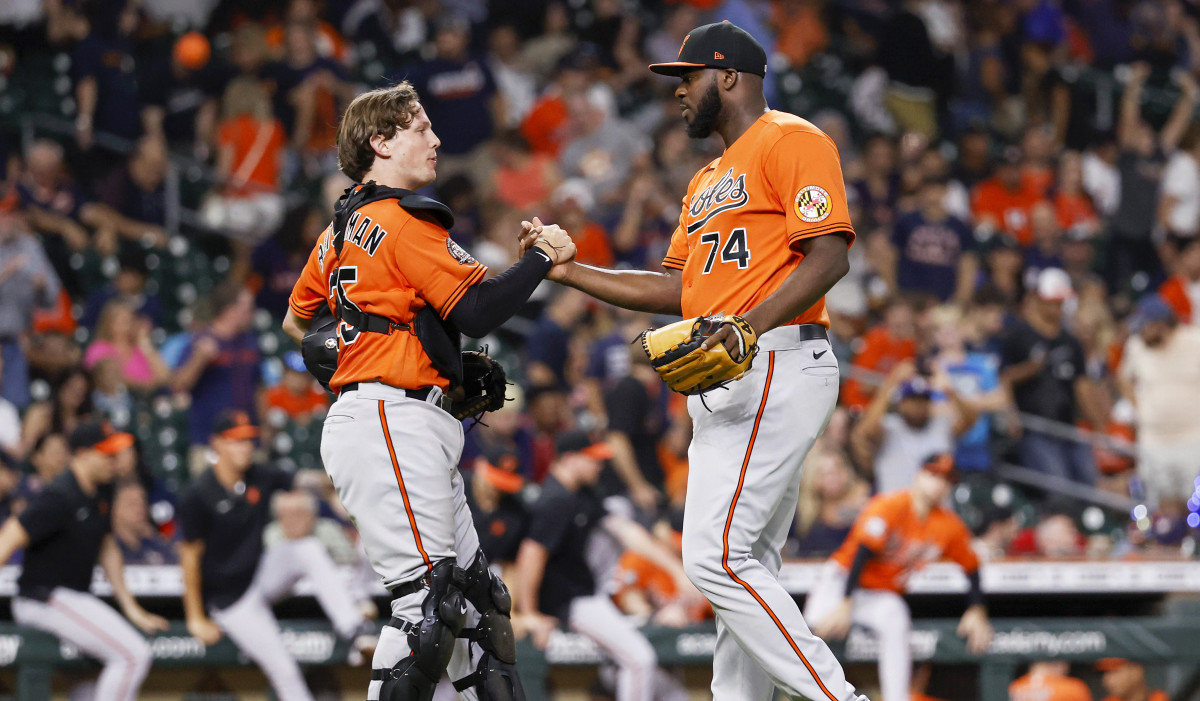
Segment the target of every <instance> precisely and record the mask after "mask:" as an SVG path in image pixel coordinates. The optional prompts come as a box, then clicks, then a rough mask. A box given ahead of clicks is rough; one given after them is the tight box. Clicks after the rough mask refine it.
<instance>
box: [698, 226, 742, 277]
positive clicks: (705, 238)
mask: <svg viewBox="0 0 1200 701" xmlns="http://www.w3.org/2000/svg"><path fill="white" fill-rule="evenodd" d="M700 245H701V246H708V247H709V248H708V258H706V259H705V260H704V270H703V271H701V274H702V275H708V274H709V273H711V272H712V269H713V264H715V263H716V262H717V251H718V250H719V251H720V252H721V262H722V263H737V267H738V269H739V270H745V269H746V268H747V267H749V265H750V246H749V244H747V243H746V230H745V229H744V228H741V227H739V228H737V229H734V230H733V231H732V232H730V234H729V238H727V239H725V244H724V245H722V244H721V232H719V231H710V232H708V233H707V234H700Z"/></svg>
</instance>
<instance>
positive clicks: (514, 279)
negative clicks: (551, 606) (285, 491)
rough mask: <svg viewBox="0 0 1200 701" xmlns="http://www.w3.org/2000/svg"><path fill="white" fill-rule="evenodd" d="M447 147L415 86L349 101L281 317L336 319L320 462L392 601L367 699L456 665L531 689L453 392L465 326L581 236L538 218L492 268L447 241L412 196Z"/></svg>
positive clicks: (481, 690) (428, 206)
mask: <svg viewBox="0 0 1200 701" xmlns="http://www.w3.org/2000/svg"><path fill="white" fill-rule="evenodd" d="M440 144H441V142H440V141H439V140H438V137H437V136H436V135H435V134H434V131H433V125H432V124H430V122H429V118H428V116H426V114H425V111H424V109H423V108H422V107H421V104H420V102H419V101H418V96H417V94H416V91H415V90H413V88H412V86H411V85H409V84H408V83H407V82H401V83H399V84H397V85H394V86H391V87H386V88H380V89H377V90H372V91H370V92H366V93H363V94H361V95H359V96H358V97H356V98H355V99H354V100H353V101H352V102H351V103H350V105H349V106H348V107H347V108H346V112H345V114H344V115H343V117H342V122H341V125H340V126H339V129H338V165H339V167H340V168H341V170H342V172H343V173H345V174H346V175H347V176H349V177H350V179H351V180H353V181H354V182H355V183H358V185H356V186H354V187H353V188H351V189H350V190H347V193H346V196H345V197H344V198H343V200H342V201H341V202H340V203H339V206H338V208H337V209H336V211H335V214H334V220H333V223H332V224H330V226H329V228H328V229H326V231H325V233H324V234H322V235H321V237H320V238H319V239H318V242H317V245H316V247H315V248H314V249H313V252H312V254H311V256H310V257H309V260H308V263H307V265H306V266H305V268H304V270H303V272H302V273H301V276H300V279H299V280H298V281H297V283H296V286H295V288H294V289H293V291H292V296H291V299H290V300H289V310H288V312H287V316H286V317H285V319H284V330H285V331H286V332H287V333H288V334H289V335H290V336H291V337H292V338H294V339H296V340H297V341H301V340H302V338H303V336H304V334H305V330H306V329H307V328H308V326H309V325H312V324H313V321H312V320H313V318H314V316H315V315H316V314H317V313H318V312H320V311H321V310H322V309H328V310H329V311H330V312H332V313H333V315H334V316H335V317H336V319H337V320H338V326H337V336H336V338H337V341H336V343H337V347H338V359H337V367H336V371H335V372H334V373H333V375H332V376H331V378H330V379H329V382H328V384H329V386H330V388H331V389H332V390H333V391H335V392H337V394H338V399H337V401H336V402H335V403H334V405H333V406H332V408H331V409H330V411H329V415H328V416H327V418H326V419H325V425H324V429H323V433H322V437H321V458H322V460H323V461H324V463H325V469H326V471H327V472H328V473H329V476H330V477H331V478H332V479H333V483H334V486H335V487H336V489H337V493H338V497H339V498H340V499H341V502H342V504H343V505H344V506H345V507H346V509H347V511H349V513H350V515H351V517H352V518H353V520H354V523H355V525H356V526H357V527H358V531H359V533H360V534H361V536H362V542H363V545H364V547H365V548H366V551H367V555H368V557H369V558H370V560H371V564H372V566H373V567H374V568H375V572H376V573H377V574H378V575H379V576H380V577H381V578H382V580H383V583H384V585H385V586H386V587H387V588H388V589H389V591H390V592H391V594H392V596H393V597H394V598H393V600H392V619H391V621H390V623H389V625H387V626H385V627H384V630H383V633H382V634H381V635H380V640H379V647H378V648H376V651H375V658H374V660H373V661H372V682H371V685H370V688H369V690H368V698H369V699H371V700H372V701H374V700H376V699H382V701H408V700H409V699H412V700H413V701H417V700H418V699H428V698H429V696H430V695H431V694H432V692H433V687H434V686H435V685H436V684H437V682H438V681H439V680H440V679H441V677H442V675H443V672H444V671H445V670H447V669H449V671H450V674H451V679H453V680H456V688H458V690H459V692H460V695H461V696H462V697H463V698H469V699H474V698H476V695H477V694H478V696H479V697H481V698H485V699H495V698H518V699H519V698H523V696H524V693H523V691H522V690H521V688H520V683H519V679H518V678H517V675H516V671H515V669H514V668H513V667H512V663H513V662H514V661H515V647H514V643H513V635H512V627H511V623H510V621H509V607H510V600H509V596H508V592H507V590H506V589H505V587H504V585H503V583H502V582H501V581H500V579H499V578H498V577H496V576H495V575H493V574H492V573H491V572H490V571H489V569H488V563H487V558H486V556H484V555H483V553H482V552H481V551H480V550H479V538H478V536H477V534H476V532H475V527H474V525H473V524H472V520H471V514H470V510H469V509H468V507H467V501H466V497H465V495H464V492H463V478H462V475H461V474H460V473H459V471H458V462H459V459H460V456H461V453H462V448H463V426H462V423H461V422H460V421H458V420H457V419H455V418H454V417H453V416H451V415H450V414H449V413H447V410H446V409H447V407H448V406H451V404H452V403H451V402H448V401H447V400H448V399H449V397H447V396H446V391H447V390H448V389H449V388H450V386H451V377H452V376H453V375H454V373H455V368H454V364H455V363H457V362H458V358H459V352H458V351H459V349H458V342H459V340H460V336H459V332H460V331H461V332H462V333H465V334H467V335H469V336H472V337H476V338H478V337H482V336H484V335H486V334H487V333H489V332H490V331H492V329H494V328H496V327H497V326H499V325H500V324H502V323H504V322H505V321H506V320H507V319H508V318H509V317H510V316H512V315H513V314H514V313H515V312H516V311H517V309H518V308H520V307H521V305H523V304H524V303H525V301H526V300H527V299H528V298H529V295H530V294H531V293H532V292H533V290H534V288H536V287H537V285H538V284H539V283H540V282H541V281H542V280H543V279H544V278H545V276H546V274H547V273H548V272H549V271H550V268H551V266H552V265H554V264H556V263H565V262H568V261H570V260H571V259H572V258H573V257H574V254H575V246H574V244H573V243H572V242H571V239H570V237H569V236H567V234H566V232H565V231H563V230H562V229H561V228H559V227H557V226H553V225H548V226H541V222H534V223H533V224H531V225H530V228H531V229H533V228H536V229H537V231H538V236H537V238H536V243H533V244H532V245H531V246H530V247H529V250H527V251H526V252H525V253H524V255H523V256H522V257H521V259H520V260H518V261H517V262H516V263H515V264H514V265H513V266H512V267H510V268H509V269H508V270H506V271H504V272H503V273H501V274H499V275H497V276H495V277H492V278H490V279H487V280H484V277H485V276H486V275H487V269H486V267H485V266H483V265H481V264H480V263H478V262H477V261H476V260H475V259H474V258H472V257H471V256H470V255H469V254H468V253H467V252H466V251H464V250H463V249H462V248H460V247H459V246H458V244H456V243H455V242H454V241H453V240H451V239H450V238H449V235H448V233H447V230H448V229H449V227H450V226H452V225H453V214H452V213H451V212H450V210H449V209H448V208H446V207H445V205H443V204H441V203H439V202H436V201H435V200H431V199H429V198H426V197H421V196H418V195H415V194H413V192H412V191H413V190H416V189H418V188H422V187H425V186H427V185H430V184H431V183H433V181H434V178H435V176H436V168H437V149H438V147H439V146H440ZM514 233H515V232H514ZM314 326H315V325H314ZM464 598H465V601H464ZM467 602H469V603H470V604H471V609H468V608H467V606H466V603H467ZM464 617H465V621H464ZM477 621H478V622H477ZM464 635H466V636H469V638H470V642H469V643H468V639H467V638H465V637H462V636H464ZM456 637H457V640H456V639H455V638H456ZM469 645H470V646H471V647H469ZM472 647H474V648H478V649H475V651H474V652H475V654H472ZM480 650H482V652H480ZM448 657H449V659H447V658H448ZM472 670H474V671H472Z"/></svg>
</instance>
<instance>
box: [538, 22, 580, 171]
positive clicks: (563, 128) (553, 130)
mask: <svg viewBox="0 0 1200 701" xmlns="http://www.w3.org/2000/svg"><path fill="white" fill-rule="evenodd" d="M554 6H555V5H551V7H554ZM590 61H591V59H590V58H589V57H588V55H586V54H584V53H582V52H577V53H575V54H573V55H569V56H564V57H563V58H562V59H560V60H559V61H558V64H557V70H556V71H555V72H554V74H553V78H552V80H551V82H550V84H549V85H547V86H546V89H545V90H543V91H542V94H541V96H540V97H539V98H538V99H537V101H536V102H534V103H533V107H532V108H531V109H530V110H529V114H528V115H526V116H525V121H523V122H521V136H524V137H525V140H526V141H528V142H529V145H530V147H532V148H533V152H534V153H544V154H547V155H549V156H553V157H554V158H558V157H559V155H560V154H561V153H562V149H563V148H564V147H565V146H566V143H567V141H568V140H569V139H570V137H571V125H570V124H569V121H568V111H567V100H568V99H570V98H572V97H573V96H575V95H578V94H579V93H581V92H583V91H584V90H586V89H587V86H588V76H587V72H586V71H587V68H588V66H589V65H590Z"/></svg>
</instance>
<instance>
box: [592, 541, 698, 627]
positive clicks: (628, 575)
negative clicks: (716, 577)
mask: <svg viewBox="0 0 1200 701" xmlns="http://www.w3.org/2000/svg"><path fill="white" fill-rule="evenodd" d="M652 533H653V535H654V537H655V538H657V539H658V540H659V541H660V542H662V543H663V544H665V545H668V546H669V547H671V548H672V549H673V550H674V551H675V552H680V551H681V550H682V548H683V534H682V533H680V532H679V531H677V530H675V529H673V528H672V527H671V526H670V525H669V524H668V523H667V522H666V521H659V522H658V523H656V524H655V525H654V530H653V531H652ZM613 584H614V586H615V587H616V591H614V592H613V595H612V596H613V602H614V603H616V605H617V607H618V608H620V609H621V611H622V613H624V614H625V615H627V616H631V617H634V618H635V619H642V620H645V621H646V622H647V623H648V624H651V625H656V626H665V627H669V628H683V627H686V626H690V625H695V624H697V623H700V622H701V621H704V620H708V619H711V618H712V617H713V612H712V606H711V605H710V604H709V603H708V602H707V601H705V600H703V599H700V598H698V597H694V596H684V594H686V593H687V592H686V590H685V591H683V592H681V591H680V589H679V586H678V583H677V582H676V581H675V579H674V578H673V577H672V576H671V572H670V571H669V570H666V569H663V568H662V567H660V566H659V565H657V564H655V563H654V561H653V560H651V559H649V558H647V557H645V556H643V555H640V554H638V553H636V552H634V551H632V550H630V551H626V552H625V553H623V554H622V555H621V559H620V560H619V561H618V562H617V567H616V571H615V572H614V573H613Z"/></svg>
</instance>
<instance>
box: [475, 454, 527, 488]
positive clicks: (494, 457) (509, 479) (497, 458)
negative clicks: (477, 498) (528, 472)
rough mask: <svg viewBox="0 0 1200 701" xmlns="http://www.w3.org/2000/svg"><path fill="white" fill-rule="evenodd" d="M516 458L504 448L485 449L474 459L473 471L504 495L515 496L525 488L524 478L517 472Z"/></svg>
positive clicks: (517, 463)
mask: <svg viewBox="0 0 1200 701" xmlns="http://www.w3.org/2000/svg"><path fill="white" fill-rule="evenodd" d="M519 465H520V463H519V462H518V460H517V456H516V455H514V454H513V452H512V451H510V450H505V449H504V448H487V449H485V450H484V451H483V455H480V456H479V457H477V458H475V465H474V467H475V469H476V470H479V471H480V473H481V474H482V475H483V477H484V479H486V480H487V481H488V483H489V484H491V485H492V486H493V487H495V488H496V489H498V490H500V491H501V492H504V493H505V494H516V493H517V492H519V491H521V489H522V488H523V487H524V486H525V478H524V477H522V476H521V475H520V473H518V472H517V468H518V467H519Z"/></svg>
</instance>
